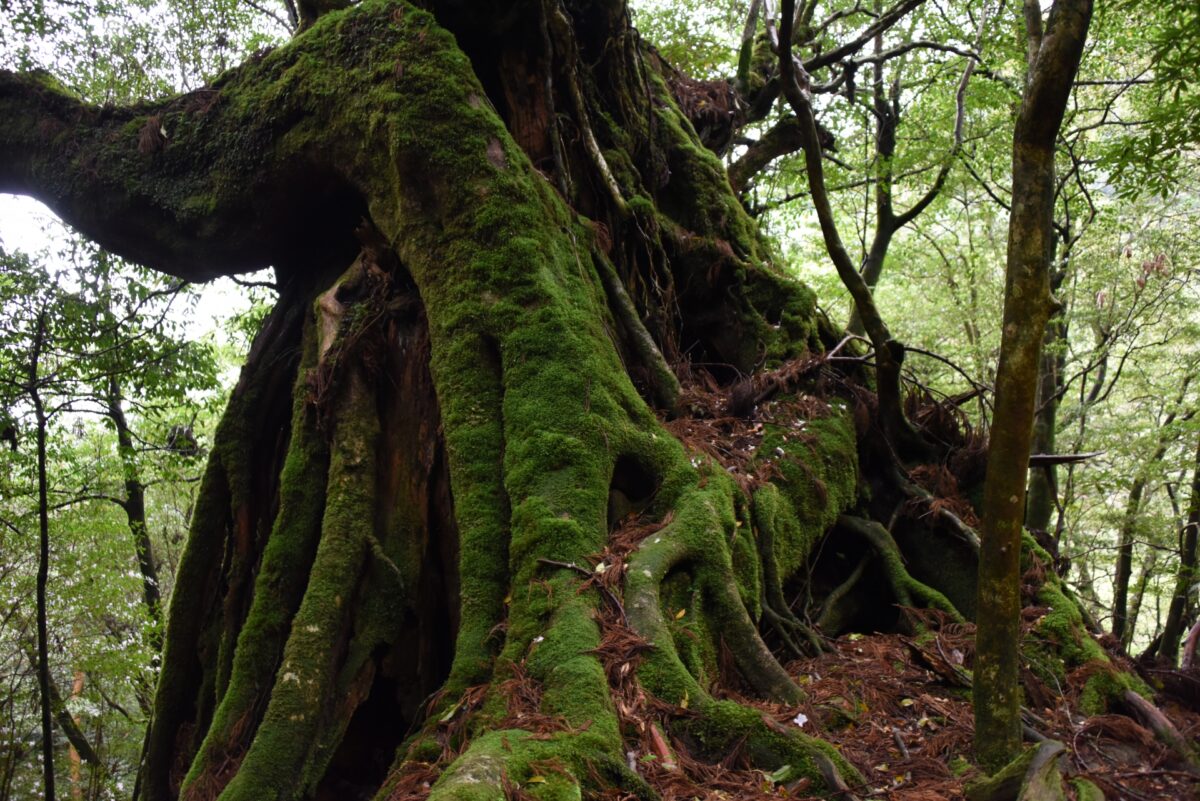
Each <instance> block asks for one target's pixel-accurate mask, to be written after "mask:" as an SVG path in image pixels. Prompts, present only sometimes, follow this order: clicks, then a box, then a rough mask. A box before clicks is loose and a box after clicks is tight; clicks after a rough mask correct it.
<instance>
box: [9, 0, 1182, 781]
mask: <svg viewBox="0 0 1200 801" xmlns="http://www.w3.org/2000/svg"><path fill="white" fill-rule="evenodd" d="M631 5H632V13H633V18H634V23H635V25H636V27H637V28H638V30H639V31H640V32H641V34H642V35H643V36H644V37H645V39H646V40H648V41H650V42H653V43H654V45H655V46H656V47H657V49H658V52H659V53H660V54H661V55H662V57H663V58H664V59H665V60H666V61H667V62H668V63H669V64H671V65H672V66H673V67H674V69H676V70H678V76H677V82H676V91H677V92H678V93H679V94H680V98H681V101H683V102H684V105H685V106H686V103H687V102H691V103H693V104H694V107H693V108H690V109H689V108H685V111H686V112H687V113H688V115H689V116H690V117H691V118H692V120H693V122H694V123H696V124H697V128H698V131H697V132H698V133H699V134H700V136H701V138H702V139H703V140H704V141H705V143H706V144H709V145H710V146H711V147H713V149H715V150H717V151H718V152H719V153H721V154H722V158H723V159H724V161H725V163H726V164H727V165H728V167H729V172H730V179H731V184H732V185H733V188H734V189H735V191H736V192H737V193H738V194H739V197H740V198H741V200H742V202H743V204H744V205H745V207H746V208H747V209H748V210H749V211H750V213H751V214H752V215H753V216H754V217H755V218H756V219H757V220H758V221H759V223H760V224H761V225H762V227H763V229H764V230H765V231H766V232H767V234H768V235H769V236H770V238H771V239H772V241H773V242H774V244H775V247H776V248H777V249H778V251H779V252H781V253H782V254H783V255H784V261H785V263H786V264H787V265H789V267H790V269H793V270H794V271H795V272H796V274H797V275H799V276H800V277H801V278H802V279H803V280H804V281H805V282H807V283H808V284H809V285H811V286H812V287H813V288H814V289H815V290H816V292H817V296H818V298H819V299H820V304H821V307H822V309H823V311H824V313H825V314H827V315H828V316H829V318H831V319H832V320H835V321H842V322H846V323H850V321H851V303H850V301H849V296H848V294H847V293H846V291H845V289H844V288H843V286H842V284H841V282H840V281H839V279H838V277H837V274H836V273H835V272H834V270H832V269H831V267H830V264H829V258H828V256H827V253H826V250H825V245H824V242H823V241H822V237H821V232H820V229H819V226H818V225H817V224H816V221H815V217H814V214H813V211H812V208H811V203H810V201H809V193H808V175H807V172H806V170H805V166H804V161H803V155H802V154H801V153H800V145H799V142H798V140H797V135H796V132H795V131H794V130H793V129H792V128H791V127H789V126H791V125H793V123H791V122H789V119H790V117H789V115H787V114H784V113H781V112H780V111H777V110H772V111H770V112H769V113H767V114H765V115H764V116H763V117H762V118H761V120H760V121H758V122H756V123H754V124H753V125H751V126H749V127H748V128H742V129H738V130H736V131H735V130H733V129H732V128H731V127H730V126H729V124H728V119H729V115H730V109H729V108H728V107H724V106H722V95H721V94H720V92H719V91H715V90H713V86H714V85H715V86H718V87H719V86H720V81H722V80H724V79H726V77H727V76H738V77H737V78H736V80H741V81H746V82H753V81H754V80H755V75H754V74H752V73H747V72H746V70H745V68H744V65H742V64H740V63H739V56H740V55H741V54H743V53H744V52H745V46H744V45H745V41H744V39H743V29H744V27H745V25H746V21H747V18H748V15H749V12H750V6H751V4H750V3H749V2H683V3H660V2H650V1H649V0H646V2H641V3H633V4H631ZM755 5H756V6H757V3H756V4H755ZM1011 5H1012V4H1008V5H1007V6H1006V5H1005V4H1004V3H991V2H980V3H957V2H953V3H951V2H947V3H926V4H922V5H921V6H920V8H919V9H917V10H915V11H913V12H912V13H911V14H910V15H909V16H908V17H907V18H906V19H905V21H904V22H903V23H902V24H900V25H898V26H896V27H895V28H892V29H890V30H888V31H887V33H886V34H885V35H881V36H880V37H878V38H876V39H875V40H874V41H873V42H872V43H871V44H869V45H867V46H866V47H865V48H864V49H863V50H862V51H861V52H860V53H858V54H857V55H854V56H851V57H847V58H848V60H850V61H854V62H855V63H854V66H853V69H849V70H846V71H844V72H843V73H842V75H843V77H842V78H841V82H840V84H839V85H836V86H830V87H825V90H824V91H823V92H822V93H820V94H818V95H817V98H818V100H817V104H816V105H817V109H818V117H819V122H820V125H821V127H822V135H823V136H824V137H827V138H828V141H827V142H826V143H825V144H826V148H825V149H826V164H825V168H826V181H827V183H828V185H829V187H830V192H831V198H832V200H833V203H834V207H835V211H836V215H837V220H838V223H839V226H840V228H841V230H842V231H843V236H844V239H845V240H846V242H847V245H848V247H849V250H850V251H851V254H852V256H854V258H855V260H856V261H857V262H859V263H861V264H862V265H864V274H866V275H867V276H868V281H869V283H871V284H873V285H875V297H876V299H877V302H878V304H879V307H880V310H881V312H882V314H883V316H884V317H885V318H886V319H887V321H888V323H889V325H890V327H891V328H892V330H893V332H894V333H895V334H896V336H897V338H898V339H900V340H902V341H904V342H905V343H906V344H907V345H908V346H909V347H908V358H907V359H906V360H905V362H904V369H905V378H906V386H907V387H908V389H909V390H910V391H912V392H913V393H914V394H917V395H929V396H933V397H935V398H938V399H945V398H953V399H956V400H957V403H958V405H959V407H960V408H961V409H962V410H963V411H964V413H965V414H966V417H967V419H968V420H969V423H970V425H971V426H972V427H973V428H974V429H976V430H977V431H980V432H986V431H987V429H988V424H989V419H990V405H989V403H990V387H991V386H992V385H993V383H994V378H995V369H996V361H997V352H998V348H999V332H1000V312H1001V298H1002V297H1003V289H1004V270H1003V265H1004V260H1005V245H1006V236H1007V223H1008V212H1009V207H1010V202H1009V201H1010V198H1009V196H1008V194H1007V193H1008V187H1009V186H1010V185H1011V176H1010V169H1011V165H1010V144H1011V130H1012V117H1013V114H1014V110H1015V104H1016V102H1017V101H1018V100H1019V92H1020V83H1021V80H1022V74H1023V65H1024V59H1025V52H1024V50H1023V48H1024V46H1025V44H1024V38H1023V36H1022V34H1021V32H1020V30H1019V28H1018V27H1017V25H1016V24H1015V22H1016V21H1017V20H1018V16H1015V15H1014V13H1013V12H1014V9H1013V8H1012V7H1010V6H1011ZM828 10H829V11H831V12H833V13H832V16H831V17H830V20H831V21H830V22H829V25H830V26H831V28H832V29H833V30H838V31H841V32H842V35H844V36H845V37H847V38H848V37H850V36H851V35H853V33H854V32H855V31H858V30H861V29H862V27H863V20H862V18H856V14H860V13H865V14H867V15H868V16H869V15H870V14H871V13H874V14H878V13H879V12H880V11H881V10H882V6H880V5H879V4H876V5H875V6H873V7H871V6H870V5H869V4H862V3H858V4H850V3H840V4H839V3H831V4H829V9H828ZM292 25H293V21H292V20H291V19H289V16H288V8H287V7H286V6H285V5H284V4H274V3H269V2H263V3H262V4H261V5H260V4H258V3H251V2H224V1H222V0H215V1H214V2H211V3H205V4H203V5H199V4H195V3H189V2H176V1H175V0H166V1H160V2H147V1H142V2H136V3H120V4H111V3H105V2H96V3H83V4H76V3H54V2H28V1H27V0H6V2H4V3H3V4H2V10H0V67H3V68H9V69H21V70H26V69H30V68H34V67H40V68H45V69H47V70H49V71H50V72H51V73H53V75H54V76H55V78H56V79H57V80H58V81H61V82H62V83H63V84H64V85H66V86H68V87H69V88H70V89H71V90H72V91H73V92H76V93H78V94H79V95H80V96H82V97H83V98H85V99H87V100H90V101H92V102H95V103H116V104H120V103H125V102H129V101H132V100H135V99H137V98H143V97H157V96H163V95H166V94H170V93H175V92H182V91H187V90H191V89H195V88H197V87H199V86H202V85H203V84H204V83H205V82H206V81H209V80H211V79H212V78H213V77H214V76H216V75H218V74H220V73H221V72H222V71H223V70H225V69H226V68H228V67H229V66H232V65H234V64H236V63H239V62H240V61H242V60H243V59H244V58H245V57H246V56H248V55H250V54H253V53H255V52H257V51H259V50H260V49H262V48H265V47H269V46H272V45H274V44H277V43H279V42H282V41H284V40H286V38H287V37H288V36H289V34H290V31H291V28H292ZM746 41H749V43H750V46H751V47H753V46H755V42H754V40H753V38H751V39H749V40H746ZM1197 64H1200V18H1198V14H1197V11H1196V9H1195V8H1193V7H1191V6H1190V5H1189V4H1188V3H1186V2H1177V3H1164V4H1153V5H1152V6H1151V5H1149V4H1134V3H1127V2H1126V3H1108V4H1102V5H1101V6H1100V7H1098V8H1097V10H1096V16H1095V19H1094V21H1093V23H1092V30H1091V33H1090V36H1089V41H1088V46H1087V50H1086V53H1085V57H1084V61H1083V64H1082V66H1081V68H1080V77H1079V80H1078V81H1077V82H1076V89H1075V92H1074V94H1073V96H1072V99H1071V103H1070V105H1069V107H1068V113H1067V117H1066V120H1065V122H1064V124H1063V128H1062V131H1061V134H1060V137H1059V144H1058V147H1059V152H1058V186H1057V193H1056V200H1055V208H1056V212H1055V226H1056V230H1057V232H1058V236H1059V245H1058V251H1057V252H1056V255H1055V263H1054V268H1053V274H1052V284H1053V289H1054V292H1055V296H1056V297H1057V298H1058V300H1059V302H1060V304H1061V308H1060V311H1059V312H1058V315H1057V316H1056V318H1055V319H1054V321H1052V323H1051V324H1050V326H1048V328H1047V336H1046V344H1045V352H1044V357H1043V371H1042V379H1041V388H1042V393H1041V397H1040V399H1039V406H1038V428H1037V431H1036V435H1035V436H1036V440H1035V446H1034V452H1035V453H1041V454H1060V455H1063V456H1067V457H1076V458H1069V459H1065V460H1062V461H1061V462H1059V463H1057V464H1055V465H1053V466H1051V467H1046V468H1042V469H1038V468H1035V469H1034V470H1032V471H1031V489H1030V507H1029V509H1028V510H1027V525H1028V526H1029V527H1030V528H1031V529H1035V530H1038V531H1040V532H1042V541H1043V542H1044V543H1046V544H1048V545H1049V546H1052V549H1053V551H1054V552H1055V553H1056V555H1057V558H1058V560H1060V568H1061V570H1062V571H1063V572H1064V574H1065V577H1066V579H1067V581H1068V582H1069V584H1070V585H1071V586H1072V587H1073V588H1074V589H1075V591H1076V592H1077V594H1078V595H1079V597H1080V598H1082V599H1084V600H1085V602H1086V604H1087V606H1088V609H1089V611H1090V612H1091V614H1092V616H1093V617H1094V618H1095V620H1096V621H1097V622H1098V623H1099V624H1100V625H1101V626H1102V627H1104V628H1105V629H1106V630H1108V631H1110V632H1111V633H1112V635H1113V636H1114V637H1115V638H1116V640H1117V641H1118V642H1119V643H1120V644H1121V646H1122V647H1123V648H1125V649H1126V650H1127V651H1128V652H1129V653H1130V654H1139V653H1143V652H1145V651H1147V650H1148V649H1149V650H1151V651H1152V652H1155V653H1162V651H1163V648H1164V642H1163V638H1162V634H1163V631H1164V628H1165V627H1166V626H1167V623H1168V617H1169V613H1170V611H1171V602H1172V600H1173V599H1174V598H1177V597H1180V588H1183V589H1184V593H1183V597H1184V599H1185V600H1186V603H1185V604H1184V605H1183V609H1182V612H1181V613H1180V614H1181V615H1182V625H1183V631H1185V632H1186V630H1187V628H1188V627H1189V626H1190V625H1191V624H1193V623H1194V622H1195V620H1196V609H1197V598H1196V578H1195V575H1194V574H1189V572H1188V569H1189V567H1188V562H1189V560H1190V562H1191V563H1192V564H1194V561H1195V534H1194V531H1195V525H1196V522H1197V519H1198V518H1200V419H1198V418H1197V411H1198V410H1200V407H1198V404H1200V381H1198V380H1197V378H1200V376H1198V375H1197V370H1200V304H1198V303H1197V299H1198V292H1200V288H1198V286H1197V282H1198V281H1200V235H1198V234H1197V231H1200V163H1198V162H1197V152H1196V143H1197V141H1198V140H1200V93H1198V92H1197V90H1196V88H1195V84H1194V83H1192V82H1191V79H1190V75H1191V72H1192V71H1193V70H1194V68H1195V67H1196V65H1197ZM706 82H716V83H715V84H713V83H706ZM680 87H682V89H680ZM705 122H707V123H708V126H707V127H705V126H704V123H705ZM165 135H169V134H165ZM27 203H29V201H22V202H21V203H20V204H18V203H17V201H15V200H11V199H8V198H2V199H0V248H2V249H0V304H2V305H3V314H2V315H0V435H2V436H3V437H4V439H5V442H6V443H7V444H8V446H9V447H6V448H5V449H4V451H3V457H2V458H3V460H4V462H3V470H2V471H0V554H2V555H3V558H2V559H0V682H3V687H2V689H0V799H4V798H25V797H34V796H35V795H36V791H37V787H38V786H39V781H40V776H41V768H40V767H39V762H38V758H39V757H38V742H39V733H38V716H39V692H38V681H37V675H36V658H35V656H36V655H35V653H34V639H35V638H34V629H35V620H34V617H35V615H34V610H33V608H32V599H33V597H34V595H35V585H36V583H37V572H38V558H37V557H38V552H39V547H38V512H39V508H38V502H37V464H36V458H35V456H36V453H35V449H34V448H33V447H32V443H33V442H34V440H35V438H36V436H37V433H36V432H37V430H38V429H39V427H41V428H43V429H44V432H45V436H46V442H47V452H48V456H49V460H48V464H47V468H48V469H47V483H48V487H49V493H50V498H51V505H50V508H49V527H50V542H49V578H48V582H49V593H48V599H49V609H48V618H49V620H48V622H49V631H50V638H49V642H50V652H49V657H50V664H51V673H52V676H53V680H54V685H55V688H56V689H55V692H56V694H57V695H58V696H59V697H60V698H61V700H62V706H61V709H62V715H63V716H64V721H65V718H66V717H69V718H71V719H72V720H73V721H74V726H75V727H76V734H77V735H78V736H79V738H80V742H78V743H77V742H74V741H73V739H72V738H71V737H69V736H68V732H69V729H70V724H69V723H65V722H64V723H63V725H62V726H60V727H58V728H57V729H56V730H57V731H59V732H60V734H61V740H59V741H58V742H57V744H56V745H57V749H58V751H60V752H61V753H62V754H63V757H64V758H62V759H60V760H58V762H59V771H60V773H61V775H62V778H63V781H64V783H70V784H72V786H75V787H79V788H83V789H82V792H84V793H86V796H87V797H90V798H109V797H113V798H116V797H122V798H123V797H127V796H128V793H129V790H130V788H131V785H132V784H133V781H134V775H135V774H136V767H137V761H138V758H139V754H140V750H141V742H142V731H143V729H144V727H145V725H146V720H147V716H148V715H149V714H150V711H151V709H150V705H151V702H152V692H151V687H152V684H153V682H154V676H155V670H156V659H157V657H156V652H157V650H158V648H159V646H160V644H161V637H162V631H161V625H162V621H161V609H162V608H163V607H164V605H165V603H166V601H167V599H168V598H169V596H170V593H171V589H172V578H173V573H174V568H175V566H176V564H177V560H178V556H179V553H180V550H181V548H182V542H183V538H184V537H185V534H186V531H187V527H188V523H189V518H190V515H191V512H192V505H193V501H194V491H195V487H196V485H197V482H198V479H199V474H200V472H201V470H202V467H203V463H204V457H205V455H206V454H207V451H208V449H209V447H210V445H211V440H212V429H213V427H214V426H215V424H216V421H217V419H218V416H219V414H220V411H221V409H222V407H223V404H224V401H225V398H226V397H227V394H228V392H229V389H230V388H231V386H232V383H233V381H234V380H235V379H236V369H235V368H236V367H237V366H238V365H239V364H241V362H242V360H243V357H244V355H245V351H246V349H247V348H248V346H249V342H250V340H251V338H252V335H253V332H254V331H255V330H256V327H257V326H258V325H259V324H260V322H261V320H262V318H263V317H264V315H265V314H266V309H267V308H268V307H269V304H270V302H271V300H272V297H273V291H272V286H271V284H272V280H273V278H272V276H271V275H270V274H269V273H266V274H259V275H254V276H247V277H244V278H243V279H240V280H238V281H237V282H236V283H235V282H230V281H228V280H223V281H222V282H220V283H219V285H186V284H183V283H182V282H179V281H176V280H174V279H166V278H163V277H162V276H158V275H155V274H151V273H149V272H146V271H144V270H141V269H140V268H138V267H136V266H134V265H131V264H128V263H126V262H124V261H122V260H120V259H118V258H116V257H113V256H111V255H109V254H107V253H105V252H104V251H102V250H100V249H98V248H96V247H95V246H94V245H91V244H89V243H87V242H86V241H85V240H83V239H81V238H79V237H78V236H77V235H75V234H74V233H73V232H71V231H70V230H69V229H67V228H65V227H64V226H62V225H61V224H59V223H57V222H55V221H53V220H47V219H45V218H44V217H31V216H30V212H29V211H28V208H29V207H28V206H27V205H24V204H27ZM21 220H23V222H19V221H21ZM30 228H36V229H38V231H39V233H37V234H32V233H30ZM39 243H40V244H39ZM867 267H870V268H872V269H874V270H876V272H875V274H874V275H871V274H870V270H869V269H866V268H867ZM876 282H877V283H876ZM50 321H53V323H51V322H50ZM210 321H211V322H210ZM851 325H852V330H853V323H851ZM31 376H32V378H31ZM35 387H36V392H37V393H40V396H39V398H34V397H32V396H31V389H34V388H35ZM39 417H41V418H42V419H41V421H40V422H39ZM1189 523H1190V525H1191V529H1190V530H1191V531H1192V536H1191V538H1190V545H1189V539H1188V537H1187V536H1186V534H1187V532H1188V531H1189ZM1189 548H1190V553H1189ZM1180 625H1181V624H1180V623H1179V622H1178V621H1177V622H1176V627H1175V629H1174V633H1175V634H1176V635H1178V634H1179V631H1180V628H1179V626H1180ZM1177 646H1178V643H1175V644H1174V646H1172V645H1171V644H1167V646H1166V651H1167V653H1168V654H1169V655H1170V657H1171V658H1172V659H1174V658H1176V655H1177V650H1172V648H1173V647H1174V648H1177ZM84 741H86V743H87V747H89V748H92V749H94V750H95V752H96V756H97V758H98V760H99V761H100V762H102V763H103V764H104V770H103V771H88V770H86V769H81V768H80V765H79V757H78V752H79V749H78V748H77V746H79V745H80V743H83V742H84ZM68 753H70V754H72V756H68ZM81 771H82V772H81Z"/></svg>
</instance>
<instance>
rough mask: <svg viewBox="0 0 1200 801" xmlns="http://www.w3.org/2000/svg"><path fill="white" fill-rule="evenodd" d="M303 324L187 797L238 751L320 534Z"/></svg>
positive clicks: (320, 457) (310, 340) (320, 488)
mask: <svg viewBox="0 0 1200 801" xmlns="http://www.w3.org/2000/svg"><path fill="white" fill-rule="evenodd" d="M309 323H310V324H309V325H307V326H306V330H305V343H304V357H303V360H302V363H301V370H300V373H299V375H298V376H297V379H296V386H295V390H294V397H295V401H294V405H293V408H292V433H291V439H290V441H289V444H288V453H287V459H286V461H285V462H284V466H283V472H282V476H281V479H280V508H279V514H278V515H277V517H276V519H275V523H274V525H273V526H272V529H271V536H270V539H269V540H268V541H267V545H266V548H265V549H264V551H263V558H262V565H261V567H260V569H259V572H258V577H257V578H256V580H255V584H254V598H253V601H252V604H251V607H250V612H249V614H248V615H247V617H246V622H245V624H244V625H243V626H242V629H241V632H240V634H239V635H238V641H237V649H236V651H235V652H234V657H233V669H232V672H231V676H230V681H229V686H228V689H227V690H226V692H225V695H224V696H223V697H222V698H221V700H220V703H219V705H218V707H217V710H216V712H215V713H214V715H213V721H212V724H211V725H210V727H209V730H208V733H207V734H206V735H205V738H204V742H203V743H202V744H201V747H200V751H199V753H198V755H197V757H196V759H195V760H193V763H192V768H191V770H190V771H189V773H188V776H187V777H186V778H185V779H184V783H183V786H182V788H181V790H180V796H181V797H182V798H185V799H186V798H191V797H193V796H194V790H196V789H197V788H198V786H199V785H198V784H197V782H199V784H206V783H207V781H208V780H207V779H206V778H205V777H210V776H212V775H213V774H214V773H216V772H217V771H219V767H220V765H222V764H223V763H224V762H225V761H226V760H227V759H234V760H236V759H238V758H240V756H241V754H242V753H243V752H244V749H245V746H246V744H247V743H248V741H249V739H250V736H251V735H252V734H253V732H254V726H255V724H257V720H256V719H254V717H255V715H256V714H257V713H258V712H260V711H261V706H260V702H261V701H262V700H264V693H265V692H266V689H267V688H269V687H270V686H271V683H272V678H273V676H274V673H275V669H276V667H277V666H278V664H279V655H280V653H281V651H282V650H283V645H284V642H285V640H286V639H287V635H288V631H289V628H290V626H291V621H292V615H294V614H295V612H296V607H297V606H298V604H299V602H300V597H301V594H302V593H303V592H304V587H305V583H306V582H307V579H308V573H309V568H310V567H311V565H312V559H313V556H314V552H315V550H316V544H317V541H318V539H319V538H320V532H321V517H322V515H323V513H324V508H325V504H324V498H325V485H326V478H327V473H328V469H329V452H328V448H327V447H326V445H325V441H324V439H323V437H322V436H321V435H320V433H319V432H318V431H317V424H316V415H315V414H314V413H313V410H312V409H310V408H308V402H307V398H308V393H307V391H306V386H305V385H306V381H307V380H308V372H307V371H308V370H309V369H311V368H312V367H314V366H315V365H316V347H315V342H314V339H315V338H314V337H313V335H312V334H313V330H312V329H313V326H312V325H311V320H310V321H309Z"/></svg>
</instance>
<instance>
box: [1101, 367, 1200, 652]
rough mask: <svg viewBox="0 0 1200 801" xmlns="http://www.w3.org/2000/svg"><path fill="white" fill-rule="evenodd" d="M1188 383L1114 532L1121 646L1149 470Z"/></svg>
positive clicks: (1115, 614) (1163, 451)
mask: <svg viewBox="0 0 1200 801" xmlns="http://www.w3.org/2000/svg"><path fill="white" fill-rule="evenodd" d="M1190 383H1191V376H1190V375H1189V376H1186V377H1185V378H1184V381H1183V386H1182V387H1181V388H1180V391H1179V396H1178V398H1177V399H1176V401H1175V403H1174V405H1173V406H1172V407H1171V410H1170V412H1168V413H1167V416H1166V418H1165V419H1164V420H1163V421H1162V424H1161V425H1160V426H1159V435H1158V443H1157V445H1156V446H1155V448H1154V453H1152V454H1151V455H1150V459H1149V460H1148V461H1147V462H1145V463H1144V464H1143V465H1142V466H1141V469H1140V470H1139V471H1138V473H1137V475H1136V476H1134V479H1133V483H1132V484H1131V485H1130V487H1129V496H1128V498H1127V499H1126V501H1125V514H1124V515H1123V516H1122V518H1121V528H1120V529H1119V530H1118V532H1117V564H1116V567H1115V570H1114V574H1113V610H1112V635H1113V636H1114V637H1116V638H1117V639H1118V640H1119V641H1121V642H1122V643H1127V642H1128V640H1129V635H1128V632H1127V631H1126V629H1127V628H1128V627H1129V580H1130V578H1131V577H1132V575H1133V546H1134V544H1135V541H1136V539H1137V528H1138V521H1139V519H1140V518H1139V515H1140V513H1141V509H1142V498H1143V496H1144V495H1145V493H1146V486H1147V484H1148V483H1149V480H1150V474H1151V470H1153V469H1155V468H1157V467H1158V466H1159V465H1160V464H1162V460H1163V458H1164V457H1165V456H1166V455H1167V449H1168V447H1169V446H1170V445H1171V443H1172V440H1173V429H1171V427H1170V426H1171V424H1172V423H1174V422H1175V419H1176V417H1177V416H1178V412H1179V405H1180V404H1181V403H1183V399H1184V397H1185V396H1186V394H1187V388H1188V385H1189V384H1190ZM1192 415H1193V411H1191V410H1189V411H1188V412H1186V413H1185V414H1184V419H1185V420H1187V419H1191V417H1192Z"/></svg>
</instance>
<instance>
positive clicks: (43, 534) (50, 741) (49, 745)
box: [28, 312, 55, 801]
mask: <svg viewBox="0 0 1200 801" xmlns="http://www.w3.org/2000/svg"><path fill="white" fill-rule="evenodd" d="M36 326H37V327H36V330H35V332H34V337H33V350H32V353H31V355H30V359H29V384H28V387H29V399H30V401H31V402H32V403H33V412H34V417H35V420H36V422H37V477H38V572H37V673H38V688H39V690H40V695H41V710H42V777H43V778H42V783H43V785H42V792H43V793H45V797H46V799H47V801H54V797H55V795H54V724H53V720H54V710H53V708H52V707H53V701H52V700H51V690H50V650H49V645H48V643H49V636H48V632H47V630H46V584H47V581H48V579H49V576H50V499H49V494H48V487H47V483H46V425H47V419H46V408H45V405H44V404H43V402H42V395H41V380H42V379H41V375H40V368H41V363H40V360H41V356H42V349H43V347H44V346H45V343H46V336H47V331H46V313H45V312H41V313H39V314H38V317H37V323H36Z"/></svg>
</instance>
